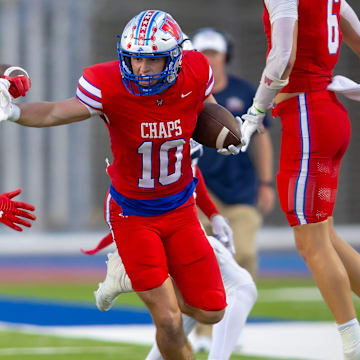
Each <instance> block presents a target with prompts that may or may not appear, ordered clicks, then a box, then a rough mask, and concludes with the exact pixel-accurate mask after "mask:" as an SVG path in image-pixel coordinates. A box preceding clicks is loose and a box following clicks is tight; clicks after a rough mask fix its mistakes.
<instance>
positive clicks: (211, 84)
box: [205, 65, 214, 97]
mask: <svg viewBox="0 0 360 360" xmlns="http://www.w3.org/2000/svg"><path fill="white" fill-rule="evenodd" d="M213 87H214V74H213V71H212V69H211V66H210V65H209V78H208V81H207V83H206V89H205V97H208V96H209V95H210V94H211V92H212V89H213Z"/></svg>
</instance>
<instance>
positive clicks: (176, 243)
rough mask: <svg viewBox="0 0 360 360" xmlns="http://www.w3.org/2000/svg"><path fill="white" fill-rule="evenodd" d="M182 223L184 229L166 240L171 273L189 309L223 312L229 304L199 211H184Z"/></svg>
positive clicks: (188, 209) (181, 227)
mask: <svg viewBox="0 0 360 360" xmlns="http://www.w3.org/2000/svg"><path fill="white" fill-rule="evenodd" d="M180 221H181V226H177V228H176V231H174V232H173V233H172V234H171V235H170V236H169V237H167V238H166V240H165V247H166V253H167V255H168V266H169V273H170V275H171V276H172V278H173V279H174V281H175V283H176V285H177V286H178V288H179V290H180V292H181V294H182V296H183V298H184V300H185V302H186V303H187V304H188V305H189V306H192V307H194V308H198V309H202V310H205V311H218V310H222V309H224V308H225V306H226V301H225V290H224V286H223V283H222V279H221V275H220V270H219V266H218V263H217V260H216V257H215V254H214V251H213V249H212V247H211V245H210V244H209V242H208V240H207V238H206V235H205V233H204V231H203V230H202V228H201V226H200V223H199V220H198V219H197V215H196V209H195V208H193V207H188V208H186V209H184V211H183V212H182V213H181V219H180Z"/></svg>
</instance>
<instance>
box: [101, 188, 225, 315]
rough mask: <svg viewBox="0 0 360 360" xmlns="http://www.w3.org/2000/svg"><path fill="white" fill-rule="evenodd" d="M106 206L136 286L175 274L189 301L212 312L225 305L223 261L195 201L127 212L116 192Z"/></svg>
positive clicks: (150, 286)
mask: <svg viewBox="0 0 360 360" xmlns="http://www.w3.org/2000/svg"><path fill="white" fill-rule="evenodd" d="M192 203H193V201H192ZM105 205H106V219H107V221H108V223H109V226H110V228H111V230H112V232H113V236H114V239H115V242H116V245H117V248H118V252H119V255H120V256H121V258H122V260H123V263H124V266H125V269H126V272H127V273H128V275H129V277H130V279H131V282H132V285H133V288H134V290H135V291H145V290H150V289H153V288H156V287H158V286H160V285H161V284H162V283H163V282H164V281H165V280H166V279H167V278H168V276H169V274H170V275H171V277H172V278H173V279H174V281H175V283H176V285H177V286H178V287H179V289H180V291H181V294H182V296H183V297H184V300H185V302H186V303H187V304H188V305H190V306H193V307H196V308H199V309H203V310H211V311H215V310H221V309H224V308H225V306H226V299H225V290H224V286H223V283H222V279H221V274H220V270H219V266H218V263H217V260H216V257H215V254H214V251H213V249H212V247H211V246H210V244H209V242H208V240H207V238H206V236H205V233H204V231H203V230H202V228H201V226H200V223H199V220H198V218H197V211H196V207H195V205H194V204H192V205H188V206H183V207H181V208H178V209H175V210H173V211H170V212H168V213H166V214H163V215H159V216H151V217H141V216H123V215H122V210H121V207H120V206H119V205H118V204H117V203H116V202H115V201H114V200H113V199H112V197H111V195H110V194H108V196H107V199H106V204H105Z"/></svg>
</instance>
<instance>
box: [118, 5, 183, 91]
mask: <svg viewBox="0 0 360 360" xmlns="http://www.w3.org/2000/svg"><path fill="white" fill-rule="evenodd" d="M118 37H119V38H120V41H118V45H117V47H118V54H119V60H120V71H121V75H122V80H123V82H124V84H125V86H126V88H127V89H128V90H129V91H130V92H131V93H132V94H134V95H140V96H145V95H153V94H157V93H159V92H161V91H163V90H165V89H167V88H168V87H169V86H171V85H172V84H173V83H174V82H175V81H176V79H177V76H178V73H179V72H180V69H181V60H182V43H183V33H182V31H181V29H180V26H179V25H178V24H177V22H176V21H175V20H174V19H173V18H172V16H171V15H170V14H168V13H166V12H164V11H160V10H145V11H143V12H141V13H140V14H138V15H136V16H135V17H134V18H132V19H131V20H130V21H129V23H128V24H127V25H126V26H125V29H124V31H123V33H122V35H121V36H118ZM131 57H166V58H167V61H166V65H165V68H164V70H163V71H162V72H161V73H159V74H153V75H135V74H133V72H132V67H131V61H130V59H131ZM153 80H157V82H156V83H155V84H153V85H151V82H152V81H153ZM139 81H141V84H144V82H145V81H146V82H147V86H144V85H140V83H139ZM134 85H135V86H134Z"/></svg>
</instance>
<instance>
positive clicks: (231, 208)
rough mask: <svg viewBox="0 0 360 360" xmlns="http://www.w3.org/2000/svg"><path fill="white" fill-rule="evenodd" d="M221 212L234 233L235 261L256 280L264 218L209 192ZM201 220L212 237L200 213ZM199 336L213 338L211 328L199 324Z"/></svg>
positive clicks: (197, 328)
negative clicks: (258, 239)
mask: <svg viewBox="0 0 360 360" xmlns="http://www.w3.org/2000/svg"><path fill="white" fill-rule="evenodd" d="M209 193H210V195H211V198H212V199H213V200H214V202H215V204H216V206H217V208H218V210H219V212H220V214H221V215H223V216H224V217H225V218H227V219H228V221H229V224H230V226H231V228H232V230H233V232H234V245H235V255H234V257H235V260H236V261H237V263H238V264H239V265H240V266H241V267H243V268H245V269H246V270H247V271H249V273H250V274H251V275H252V277H253V278H254V279H255V278H256V274H257V254H256V244H255V235H256V232H257V231H258V230H259V228H260V226H261V224H262V221H263V219H262V216H261V214H260V213H259V212H258V211H257V209H256V208H255V207H254V206H250V205H244V204H235V205H227V204H224V203H223V202H222V201H221V200H219V199H218V198H217V197H216V196H215V195H214V194H213V193H211V192H210V191H209ZM199 219H200V221H201V223H202V224H203V226H204V227H205V231H206V233H207V234H208V235H212V230H211V224H210V222H209V220H208V218H207V217H206V216H205V215H204V214H203V213H202V212H201V211H199ZM196 334H197V335H198V336H209V337H210V336H211V326H208V325H203V324H199V323H197V325H196Z"/></svg>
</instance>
